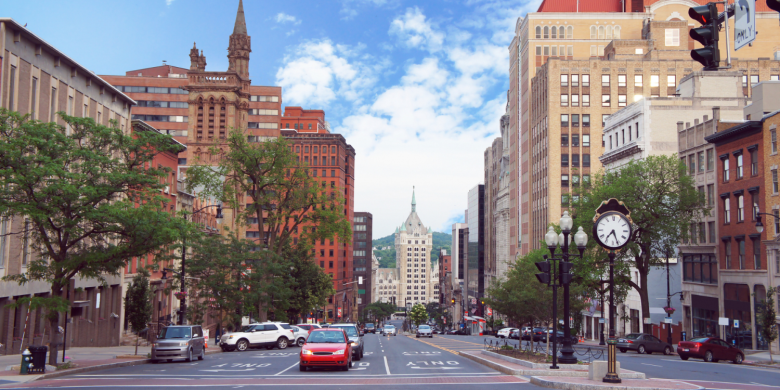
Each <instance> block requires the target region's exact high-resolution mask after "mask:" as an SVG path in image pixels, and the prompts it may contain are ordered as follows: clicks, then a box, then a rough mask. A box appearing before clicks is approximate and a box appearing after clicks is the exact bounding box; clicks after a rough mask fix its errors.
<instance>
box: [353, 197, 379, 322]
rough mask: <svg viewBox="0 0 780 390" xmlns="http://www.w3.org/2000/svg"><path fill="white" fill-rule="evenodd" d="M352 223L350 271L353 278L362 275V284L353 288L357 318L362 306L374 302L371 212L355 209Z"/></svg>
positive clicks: (361, 311)
mask: <svg viewBox="0 0 780 390" xmlns="http://www.w3.org/2000/svg"><path fill="white" fill-rule="evenodd" d="M354 215H355V217H354V220H353V223H352V248H353V250H352V266H353V267H352V272H353V278H354V279H357V278H358V277H363V284H359V285H358V286H357V289H353V292H355V293H356V294H357V295H356V296H357V305H356V306H355V308H356V310H357V312H358V314H357V315H358V318H359V317H360V316H362V315H364V314H365V313H364V312H363V308H364V307H366V305H368V304H369V303H371V302H374V300H373V296H372V295H371V291H372V288H371V287H372V285H373V283H372V280H371V257H372V256H373V251H372V248H373V246H372V245H371V243H372V240H373V239H374V237H373V232H374V228H373V226H374V217H373V216H372V215H371V213H368V212H365V211H356V212H355V213H354Z"/></svg>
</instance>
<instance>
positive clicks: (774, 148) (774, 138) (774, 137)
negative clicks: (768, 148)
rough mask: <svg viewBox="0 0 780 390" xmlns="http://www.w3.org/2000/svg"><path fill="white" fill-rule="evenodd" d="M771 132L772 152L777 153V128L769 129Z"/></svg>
mask: <svg viewBox="0 0 780 390" xmlns="http://www.w3.org/2000/svg"><path fill="white" fill-rule="evenodd" d="M769 134H771V136H772V154H775V153H777V130H776V129H772V130H769Z"/></svg>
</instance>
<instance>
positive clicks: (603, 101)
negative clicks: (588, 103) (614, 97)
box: [601, 94, 610, 107]
mask: <svg viewBox="0 0 780 390" xmlns="http://www.w3.org/2000/svg"><path fill="white" fill-rule="evenodd" d="M609 106H610V102H609V94H605V95H601V107H609Z"/></svg>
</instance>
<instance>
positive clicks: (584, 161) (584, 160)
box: [582, 154, 590, 167]
mask: <svg viewBox="0 0 780 390" xmlns="http://www.w3.org/2000/svg"><path fill="white" fill-rule="evenodd" d="M582 166H583V167H589V166H590V154H583V155H582Z"/></svg>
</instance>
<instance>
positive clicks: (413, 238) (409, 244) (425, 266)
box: [395, 191, 438, 307]
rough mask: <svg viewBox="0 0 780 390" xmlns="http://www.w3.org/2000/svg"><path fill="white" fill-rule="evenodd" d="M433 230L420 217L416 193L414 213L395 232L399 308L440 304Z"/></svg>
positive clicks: (413, 204)
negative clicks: (435, 283)
mask: <svg viewBox="0 0 780 390" xmlns="http://www.w3.org/2000/svg"><path fill="white" fill-rule="evenodd" d="M432 249H433V229H431V228H430V227H426V226H425V225H423V223H422V220H421V219H420V216H419V215H417V201H416V200H415V196H414V191H412V211H411V212H410V213H409V216H408V217H406V221H404V223H403V225H401V227H400V228H396V231H395V264H396V269H397V270H398V271H397V272H398V280H399V282H400V283H399V286H398V288H399V290H398V291H399V299H398V300H397V304H398V306H399V307H402V306H406V305H407V304H413V305H414V304H418V303H421V304H423V305H425V304H427V303H429V302H433V301H434V300H438V297H434V288H433V284H432V279H433V272H434V270H433V268H432V264H431V261H430V260H431V250H432Z"/></svg>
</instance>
